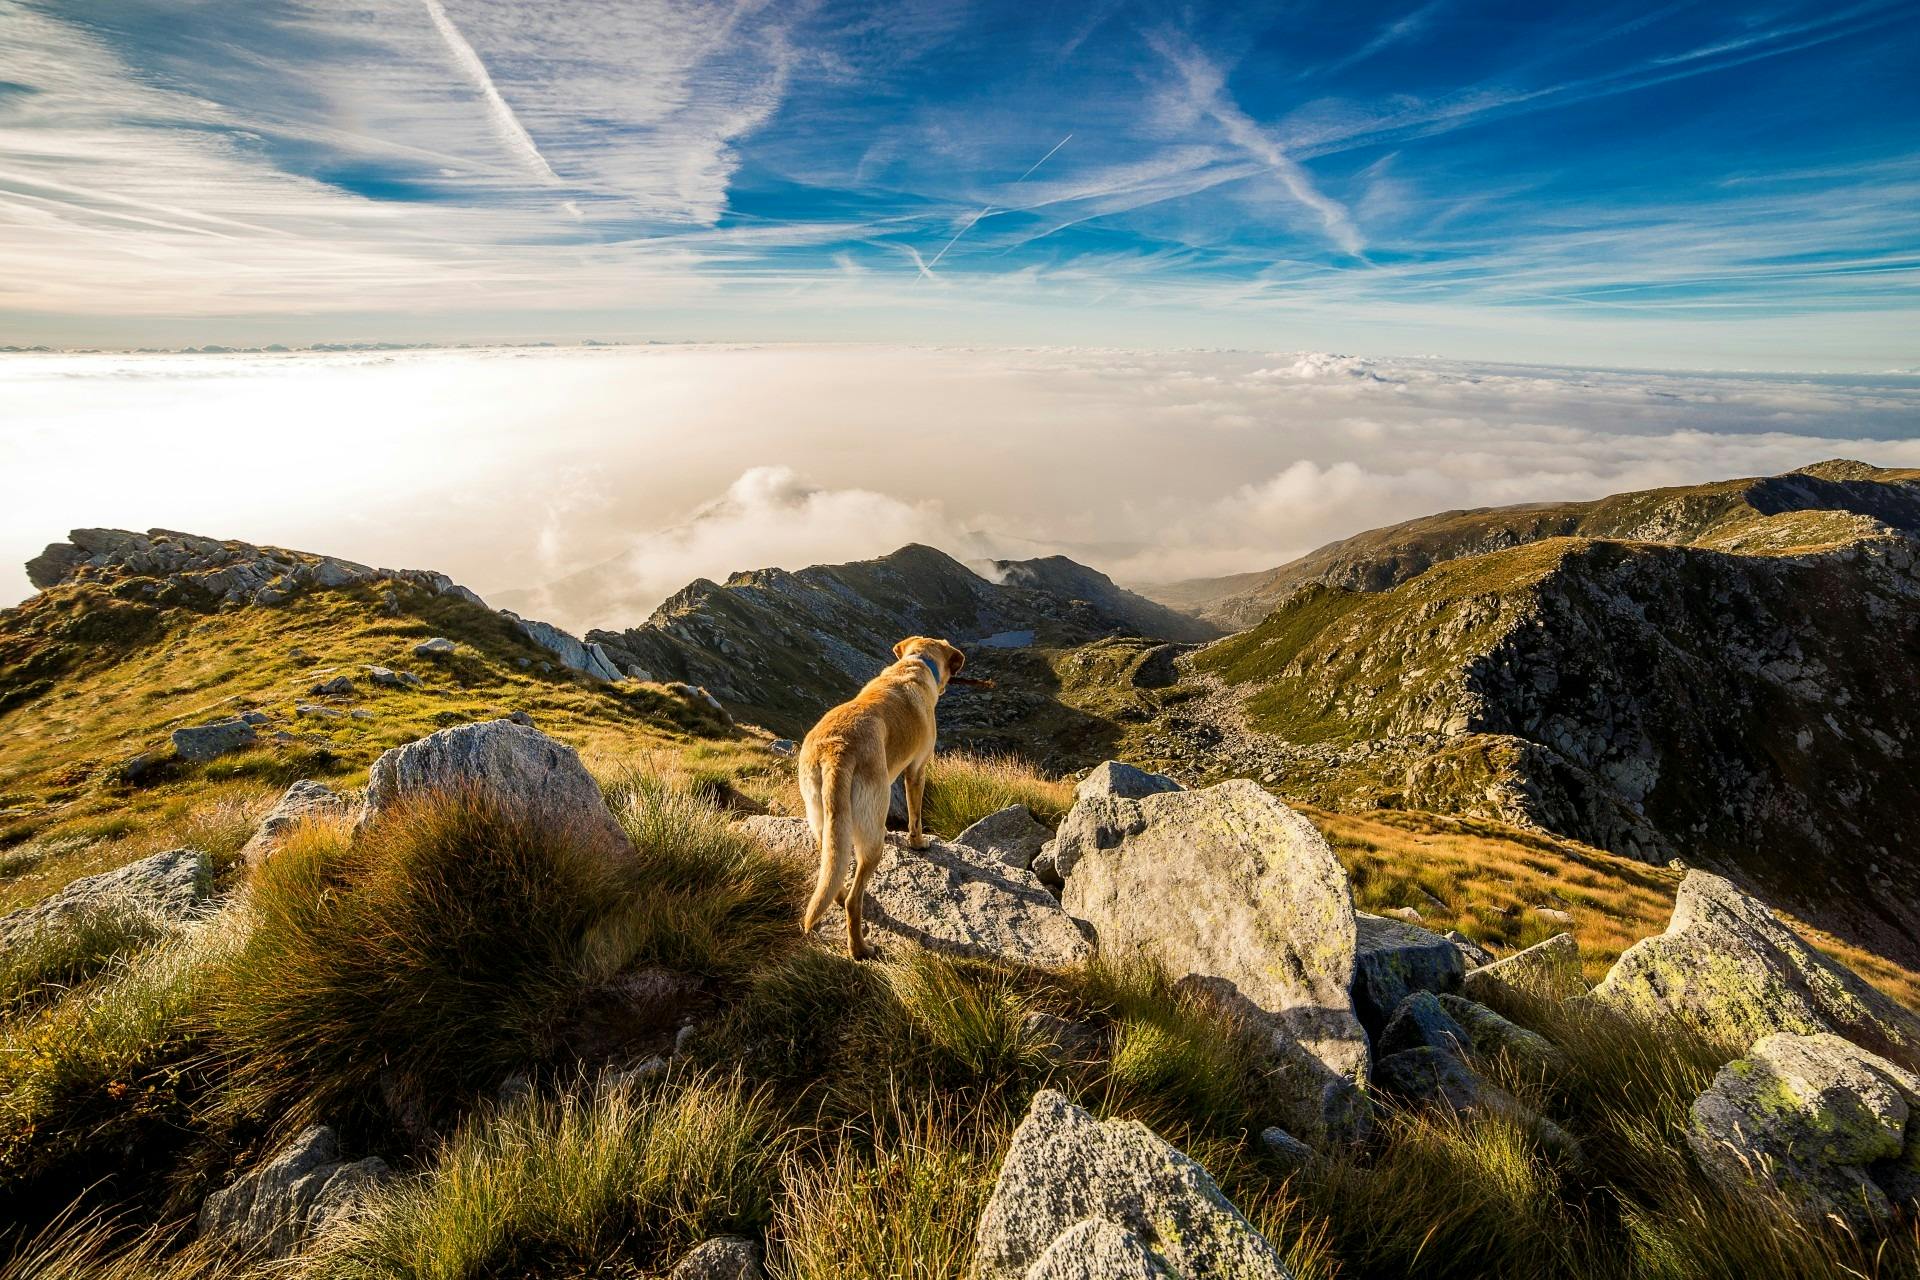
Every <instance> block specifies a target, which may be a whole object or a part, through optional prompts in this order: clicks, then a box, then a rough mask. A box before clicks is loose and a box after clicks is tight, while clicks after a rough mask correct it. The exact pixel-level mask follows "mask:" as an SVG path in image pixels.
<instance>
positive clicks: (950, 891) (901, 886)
mask: <svg viewBox="0 0 1920 1280" xmlns="http://www.w3.org/2000/svg"><path fill="white" fill-rule="evenodd" d="M742 825H743V826H744V827H746V829H747V830H749V831H751V832H753V833H754V835H756V836H757V837H758V838H759V839H760V840H762V841H763V842H765V843H766V844H768V845H769V846H771V847H772V848H774V849H776V850H778V851H781V852H785V853H788V854H790V855H792V856H794V857H796V858H805V859H807V860H808V861H813V860H814V859H817V858H818V857H819V853H818V849H819V844H818V843H817V842H816V841H815V840H814V837H813V833H812V832H811V831H810V830H809V829H808V827H807V824H806V823H805V821H803V820H801V819H799V818H769V817H756V818H749V819H747V820H746V821H745V822H744V823H743V824H742ZM864 911H865V915H866V926H867V928H866V936H867V941H868V942H870V943H880V944H882V945H883V946H884V945H885V942H886V941H887V940H888V939H894V940H897V941H899V942H902V943H910V944H912V945H914V946H918V947H924V948H925V949H926V950H928V951H934V952H938V953H940V954H942V955H950V956H971V957H977V958H983V959H991V960H1004V961H1007V962H1009V963H1012V964H1020V965H1034V966H1037V967H1039V968H1044V969H1062V968H1066V967H1068V966H1070V965H1074V964H1078V963H1079V962H1081V961H1082V960H1085V959H1086V958H1087V956H1088V955H1089V954H1090V953H1091V952H1092V947H1091V946H1090V945H1089V944H1088V942H1087V940H1086V938H1085V937H1084V936H1082V934H1081V932H1080V930H1079V929H1078V928H1077V927H1076V926H1075V925H1074V922H1073V920H1072V919H1071V918H1070V917H1069V916H1068V915H1067V913H1066V912H1065V911H1063V910H1061V908H1060V904H1059V903H1058V902H1056V901H1054V898H1053V895H1052V894H1050V893H1048V892H1047V891H1046V889H1045V888H1044V887H1043V886H1042V885H1041V884H1040V882H1039V881H1038V880H1035V879H1034V878H1033V876H1032V875H1031V874H1030V873H1028V872H1025V871H1022V870H1020V869H1019V868H1018V867H1010V866H1008V865H1007V864H1006V863H1004V862H1001V861H1000V860H999V859H997V858H994V857H991V856H989V855H987V854H984V853H981V852H979V851H978V850H975V849H969V848H967V847H965V846H964V845H957V844H950V843H948V842H947V841H945V840H936V841H934V842H933V843H932V844H931V845H929V846H928V847H927V848H925V849H908V848H904V847H902V846H900V845H896V844H893V843H891V842H890V843H889V844H888V846H887V849H886V852H885V853H883V854H882V855H881V857H880V865H879V867H878V868H877V869H875V871H874V873H873V878H872V879H870V880H868V881H867V896H866V902H865V904H864ZM845 928H846V915H845V913H843V912H841V911H840V910H838V909H837V908H836V909H832V910H829V911H828V912H827V916H826V922H825V924H824V926H822V929H821V932H822V933H823V935H826V936H832V937H845Z"/></svg>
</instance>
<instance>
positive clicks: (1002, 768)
mask: <svg viewBox="0 0 1920 1280" xmlns="http://www.w3.org/2000/svg"><path fill="white" fill-rule="evenodd" d="M1072 803H1073V783H1072V782H1071V781H1069V780H1066V779H1061V778H1049V777H1047V776H1046V775H1044V774H1042V773H1041V772H1040V771H1039V770H1037V769H1035V768H1034V767H1033V766H1032V765H1029V764H1027V763H1026V762H1025V761H1023V760H1021V759H1019V758H1018V757H1015V756H1005V755H980V754H976V753H974V752H970V751H947V752H941V753H938V754H936V755H935V756H934V757H933V763H932V765H931V766H929V768H928V770H927V787H926V795H925V798H924V812H923V815H922V819H923V821H924V823H925V825H926V827H927V829H928V830H929V831H931V832H933V833H934V834H935V835H939V836H944V837H945V838H947V839H949V840H951V839H952V838H953V837H955V836H957V835H959V834H960V833H961V832H962V831H964V830H966V829H967V828H968V827H970V826H972V825H973V824H974V823H976V822H978V821H979V820H980V819H982V818H984V817H986V816H987V815H988V814H990V813H997V812H999V811H1000V810H1002V809H1005V808H1007V807H1008V806H1009V805H1016V804H1024V805H1025V806H1027V809H1028V811H1029V812H1031V813H1032V814H1033V816H1034V817H1035V818H1037V819H1039V820H1040V821H1041V822H1044V823H1047V824H1048V825H1052V824H1054V823H1057V822H1058V821H1060V818H1061V817H1062V816H1063V815H1064V814H1065V813H1066V811H1067V809H1068V807H1069V806H1071V805H1072Z"/></svg>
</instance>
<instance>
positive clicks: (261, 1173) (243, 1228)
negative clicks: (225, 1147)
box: [200, 1125, 392, 1258]
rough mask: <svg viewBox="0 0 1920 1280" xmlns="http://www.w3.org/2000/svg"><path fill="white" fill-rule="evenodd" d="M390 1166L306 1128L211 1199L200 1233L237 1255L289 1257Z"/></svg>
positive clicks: (203, 1209) (328, 1133)
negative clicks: (347, 1155) (346, 1154)
mask: <svg viewBox="0 0 1920 1280" xmlns="http://www.w3.org/2000/svg"><path fill="white" fill-rule="evenodd" d="M391 1173H392V1171H391V1170H389V1169H388V1168H387V1164H386V1162H385V1161H384V1160H381V1159H380V1158H379V1157H377V1156H374V1157H369V1158H367V1159H365V1160H356V1161H352V1162H348V1161H346V1160H343V1159H342V1158H341V1155H340V1142H339V1139H338V1138H337V1137H335V1135H334V1132H333V1130H331V1129H329V1128H327V1127H326V1126H324V1125H314V1126H313V1127H311V1128H309V1129H306V1130H304V1131H303V1132H302V1133H301V1134H300V1135H299V1136H298V1137H296V1138H295V1139H294V1140H293V1141H292V1142H290V1143H288V1144H287V1146H286V1147H285V1148H283V1149H282V1150H281V1151H279V1152H278V1153H277V1154H275V1155H274V1156H273V1158H272V1159H270V1160H268V1161H267V1163H266V1164H264V1165H262V1166H261V1167H260V1168H258V1169H255V1170H253V1171H252V1172H250V1173H247V1174H245V1175H243V1176H241V1177H240V1178H239V1179H238V1180H236V1181H235V1182H233V1183H232V1184H231V1185H229V1186H227V1187H224V1188H222V1189H221V1190H219V1191H216V1192H214V1193H213V1194H212V1195H210V1196H208V1197H207V1198H206V1200H205V1202H204V1203H202V1204H201V1206H200V1235H201V1237H202V1238H203V1239H206V1240H210V1241H213V1242H214V1243H216V1244H219V1245H221V1246H222V1247H224V1248H226V1249H228V1250H230V1251H231V1252H234V1253H238V1254H243V1255H246V1256H250V1257H261V1258H284V1257H287V1256H288V1255H290V1254H292V1253H294V1252H296V1251H297V1250H298V1249H299V1248H300V1245H301V1244H302V1243H303V1242H304V1241H305V1240H307V1239H308V1238H309V1237H311V1236H313V1235H315V1234H317V1233H318V1232H320V1231H321V1230H323V1229H325V1228H326V1227H327V1226H328V1225H330V1224H331V1223H333V1222H334V1221H335V1220H336V1219H338V1218H340V1217H343V1216H345V1215H349V1214H351V1213H352V1212H353V1210H354V1208H355V1206H356V1205H357V1204H358V1202H359V1201H360V1199H361V1198H362V1197H363V1196H365V1195H366V1194H367V1193H368V1192H369V1191H371V1190H372V1189H373V1188H374V1187H376V1186H378V1185H379V1183H380V1182H382V1181H384V1180H385V1179H386V1178H388V1177H390V1176H391Z"/></svg>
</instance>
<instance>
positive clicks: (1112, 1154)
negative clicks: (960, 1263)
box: [974, 1089, 1289, 1280]
mask: <svg viewBox="0 0 1920 1280" xmlns="http://www.w3.org/2000/svg"><path fill="white" fill-rule="evenodd" d="M1088 1222H1105V1223H1109V1224H1111V1225H1112V1226H1113V1227H1114V1228H1117V1229H1118V1231H1119V1232H1120V1233H1122V1234H1124V1235H1127V1236H1131V1237H1132V1238H1133V1240H1134V1241H1135V1242H1136V1243H1137V1244H1138V1245H1139V1246H1140V1249H1141V1250H1145V1251H1148V1262H1149V1263H1151V1264H1156V1265H1159V1266H1160V1267H1161V1271H1160V1272H1158V1273H1156V1272H1154V1271H1152V1270H1150V1269H1149V1270H1139V1269H1138V1268H1139V1267H1140V1265H1141V1263H1140V1260H1139V1256H1138V1253H1137V1252H1135V1251H1133V1250H1132V1249H1130V1248H1129V1247H1127V1246H1126V1245H1125V1242H1124V1241H1122V1240H1121V1239H1120V1238H1119V1236H1118V1235H1116V1234H1115V1233H1114V1232H1111V1231H1100V1230H1096V1229H1094V1228H1089V1227H1086V1226H1084V1225H1083V1224H1086V1223H1088ZM1074 1232H1077V1233H1078V1234H1077V1235H1076V1236H1075V1238H1074V1239H1072V1240H1069V1241H1068V1242H1067V1243H1066V1244H1065V1245H1064V1246H1062V1247H1061V1248H1060V1249H1059V1251H1058V1252H1057V1253H1056V1252H1055V1246H1056V1245H1057V1244H1060V1242H1061V1239H1062V1237H1064V1236H1067V1235H1069V1233H1074ZM974 1238H975V1244H976V1250H975V1256H976V1265H977V1268H978V1274H979V1277H980V1280H1031V1277H1032V1276H1033V1275H1034V1274H1035V1272H1034V1268H1035V1267H1036V1266H1037V1265H1038V1264H1039V1263H1040V1262H1041V1261H1042V1259H1045V1258H1047V1257H1048V1255H1049V1253H1054V1258H1053V1259H1052V1260H1050V1261H1049V1262H1048V1265H1049V1266H1050V1267H1051V1266H1059V1267H1061V1268H1066V1269H1061V1270H1054V1271H1043V1272H1040V1273H1039V1274H1041V1275H1045V1276H1050V1277H1059V1278H1062V1280H1064V1278H1065V1277H1081V1276H1086V1277H1089V1280H1090V1278H1091V1277H1092V1276H1094V1275H1100V1276H1106V1275H1121V1276H1125V1275H1143V1276H1155V1275H1156V1274H1159V1275H1167V1276H1183V1277H1190V1278H1193V1277H1202V1276H1220V1277H1226V1276H1232V1277H1236V1280H1240V1278H1244V1280H1260V1278H1262V1277H1264V1278H1266V1280H1288V1276H1289V1273H1288V1271H1287V1269H1286V1267H1285V1265H1284V1264H1283V1263H1282V1262H1281V1260H1280V1256H1279V1255H1278V1254H1277V1253H1275V1252H1274V1249H1273V1246H1272V1245H1270V1244H1268V1243H1267V1241H1266V1239H1265V1237H1263V1236H1262V1235H1261V1234H1260V1233H1259V1232H1258V1231H1256V1230H1254V1228H1253V1226H1252V1224H1251V1223H1249V1222H1248V1221H1247V1220H1246V1218H1245V1217H1243V1216H1242V1215H1241V1213H1240V1211H1239V1210H1237V1209H1235V1208H1234V1207H1233V1205H1232V1204H1230V1203H1228V1201H1227V1198H1226V1197H1225V1196H1223V1195H1222V1194H1221V1193H1220V1188H1219V1187H1218V1186H1216V1185H1215V1184H1214V1181H1213V1179H1212V1178H1211V1177H1209V1176H1208V1175H1207V1171H1206V1170H1205V1169H1203V1168H1201V1167H1200V1166H1199V1165H1198V1164H1196V1163H1195V1162H1194V1161H1192V1160H1190V1159H1188V1158H1187V1156H1185V1155H1184V1154H1182V1153H1181V1152H1180V1151H1178V1150H1176V1149H1175V1148H1173V1147H1172V1146H1170V1145H1168V1144H1167V1143H1166V1142H1164V1141H1163V1140H1161V1139H1160V1138H1159V1137H1158V1136H1156V1135H1155V1134H1154V1132H1153V1131H1152V1130H1151V1129H1149V1128H1147V1127H1146V1126H1145V1125H1143V1124H1140V1123H1139V1122H1138V1121H1132V1120H1111V1121H1106V1122H1102V1121H1099V1120H1096V1119H1094V1118H1093V1117H1092V1116H1091V1115H1088V1114H1087V1113H1086V1112H1085V1111H1083V1110H1081V1109H1080V1108H1079V1107H1076V1106H1074V1105H1073V1104H1072V1103H1070V1102H1068V1101H1067V1099H1066V1098H1065V1097H1064V1096H1062V1095H1061V1094H1059V1093H1057V1092H1055V1091H1054V1090H1052V1089H1044V1090H1042V1091H1041V1092H1040V1093H1038V1094H1036V1095H1035V1096H1034V1099H1033V1103H1032V1105H1031V1106H1030V1107H1029V1108H1028V1110H1027V1115H1026V1118H1025V1119H1023V1120H1022V1121H1021V1122H1020V1127H1019V1128H1018V1129H1016V1130H1015V1131H1014V1135H1013V1142H1012V1144H1011V1145H1010V1146H1009V1147H1008V1149H1007V1155H1006V1159H1005V1161H1004V1162H1003V1163H1002V1164H1001V1166H1000V1177H999V1180H998V1181H997V1182H996V1183H995V1184H994V1188H993V1195H992V1196H991V1197H990V1198H989V1199H988V1201H987V1207H986V1209H985V1210H984V1211H982V1213H981V1215H980V1223H979V1226H978V1228H977V1229H976V1231H975V1237H974ZM1096 1251H1097V1252H1096ZM1093 1257H1103V1258H1108V1259H1121V1260H1123V1261H1125V1265H1131V1266H1133V1267H1135V1268H1136V1269H1135V1270H1132V1271H1128V1270H1126V1269H1124V1266H1123V1269H1121V1270H1119V1271H1112V1272H1097V1271H1086V1270H1084V1269H1082V1270H1073V1269H1071V1264H1073V1263H1074V1262H1075V1261H1076V1260H1085V1259H1089V1258H1093ZM1126 1260H1130V1261H1126Z"/></svg>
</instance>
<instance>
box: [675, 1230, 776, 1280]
mask: <svg viewBox="0 0 1920 1280" xmlns="http://www.w3.org/2000/svg"><path fill="white" fill-rule="evenodd" d="M766 1274H767V1273H766V1272H765V1271H763V1270H761V1267H760V1246H759V1245H757V1244H755V1243H754V1242H753V1241H751V1240H748V1239H745V1238H744V1237H741V1236H715V1237H714V1238H713V1239H711V1240H705V1241H702V1242H701V1243H700V1244H697V1245H695V1246H694V1247H693V1248H692V1249H691V1250H689V1251H688V1253H687V1255H686V1257H684V1258H682V1259H680V1261H679V1262H677V1263H675V1264H674V1268H673V1270H672V1272H670V1273H669V1274H668V1276H667V1280H766Z"/></svg>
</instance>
